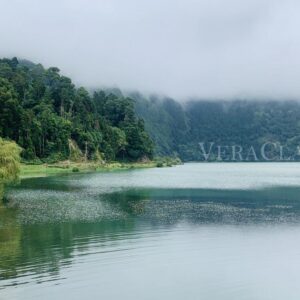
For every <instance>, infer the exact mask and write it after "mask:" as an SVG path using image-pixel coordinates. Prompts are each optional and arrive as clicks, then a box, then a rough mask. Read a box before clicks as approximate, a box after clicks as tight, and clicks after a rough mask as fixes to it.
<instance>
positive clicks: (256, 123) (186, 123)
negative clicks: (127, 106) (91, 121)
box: [131, 93, 300, 161]
mask: <svg viewBox="0 0 300 300" xmlns="http://www.w3.org/2000/svg"><path fill="white" fill-rule="evenodd" d="M131 96H132V98H134V99H135V100H136V102H137V103H136V109H137V114H138V115H139V116H140V117H142V118H143V119H144V120H145V126H146V129H147V130H148V131H149V133H150V135H151V137H152V139H153V140H154V141H155V142H156V144H157V146H156V151H157V153H159V154H160V155H179V156H180V158H181V159H183V160H185V161H189V160H203V159H204V157H203V153H202V151H201V149H200V147H199V143H205V145H206V150H207V151H208V148H209V145H210V143H214V145H215V146H216V145H221V146H230V147H231V146H233V145H240V146H242V147H243V152H242V154H243V155H244V157H245V156H246V155H247V152H249V149H250V147H251V146H253V149H254V150H255V152H256V153H257V156H258V160H260V159H261V157H260V151H261V146H262V145H263V144H264V143H276V144H278V145H281V146H282V147H283V149H284V154H285V156H286V157H289V156H293V159H295V160H299V159H300V156H299V153H298V154H297V151H298V150H297V149H298V146H300V103H299V102H296V101H281V102H280V101H278V102H276V101H216V102H214V101H190V102H187V103H184V104H182V105H180V104H179V103H177V102H176V101H174V100H172V99H169V98H159V97H148V98H145V97H143V96H141V95H140V94H138V93H135V94H132V95H131ZM273 148H274V147H273V146H272V145H270V147H266V151H267V152H270V153H268V155H269V157H274V158H275V157H277V158H279V155H280V153H278V149H277V150H276V149H273ZM212 151H213V152H214V153H213V155H212V156H211V159H212V160H213V159H216V156H217V153H216V152H217V149H216V148H213V149H212ZM275 152H276V153H275ZM252 158H253V159H254V157H252Z"/></svg>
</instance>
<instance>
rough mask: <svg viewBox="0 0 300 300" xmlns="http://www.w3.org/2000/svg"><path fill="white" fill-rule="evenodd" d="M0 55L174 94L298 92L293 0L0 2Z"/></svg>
mask: <svg viewBox="0 0 300 300" xmlns="http://www.w3.org/2000/svg"><path fill="white" fill-rule="evenodd" d="M0 7H1V17H0V56H2V57H3V56H9V57H11V56H17V57H22V58H27V59H30V60H33V61H34V62H41V63H43V64H44V65H45V66H46V67H49V66H57V67H59V68H60V69H61V71H62V72H63V73H64V74H66V75H68V76H71V77H72V78H73V79H74V81H75V82H76V83H79V84H82V85H85V86H88V87H91V86H119V87H120V88H123V89H137V90H140V91H142V92H156V93H163V94H167V95H170V96H172V97H175V98H187V97H194V96H196V97H200V98H237V97H247V98H285V99H286V98H299V99H300V17H299V16H300V1H299V0H197V1H196V0H180V1H176V0H43V1H41V0H26V1H25V0H0Z"/></svg>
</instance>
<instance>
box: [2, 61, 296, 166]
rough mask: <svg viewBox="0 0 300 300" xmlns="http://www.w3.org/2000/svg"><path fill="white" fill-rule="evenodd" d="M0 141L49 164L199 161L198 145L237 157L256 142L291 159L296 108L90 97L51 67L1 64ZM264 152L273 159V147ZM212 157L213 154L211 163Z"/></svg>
mask: <svg viewBox="0 0 300 300" xmlns="http://www.w3.org/2000/svg"><path fill="white" fill-rule="evenodd" d="M124 95H126V96H124ZM144 122H145V124H144ZM146 131H147V132H148V133H149V135H150V136H151V139H152V140H153V142H154V143H153V142H152V140H151V139H150V138H149V136H148V134H147V132H146ZM0 137H2V138H6V139H10V140H13V141H16V142H17V143H18V145H20V146H21V147H22V149H23V151H22V157H23V159H27V160H33V159H39V160H42V161H49V162H51V161H58V160H63V159H68V158H71V159H73V160H76V159H81V158H86V159H100V160H106V161H112V160H127V161H135V160H140V159H144V158H152V157H153V155H154V154H155V155H158V156H179V157H180V158H181V159H183V160H185V161H189V160H203V159H204V157H203V152H202V151H200V150H201V149H200V147H199V143H204V144H205V145H206V146H207V147H209V144H210V143H214V145H221V146H232V145H240V146H242V147H243V152H242V154H243V155H245V154H246V152H247V151H249V148H250V147H253V148H254V149H255V151H256V152H257V153H259V152H260V147H261V145H262V144H264V143H277V144H280V145H282V146H283V147H284V148H285V154H286V155H287V156H288V155H293V157H294V158H295V159H297V160H298V159H300V157H299V155H295V153H296V151H297V149H298V148H297V147H298V145H300V104H299V102H296V101H282V102H280V101H278V102H275V101H215V102H214V101H196V100H195V101H190V102H186V103H184V104H180V103H179V102H176V101H175V100H173V99H171V98H164V97H158V96H149V97H146V96H143V95H142V94H140V93H138V92H134V93H133V92H131V93H127V94H123V93H122V92H121V91H120V90H117V89H112V90H105V91H98V90H97V89H95V92H94V93H92V94H91V93H89V92H88V91H87V90H86V89H84V88H82V87H80V88H77V87H75V85H74V84H73V83H72V81H71V79H69V78H67V77H65V76H62V75H60V72H59V69H58V68H49V69H45V68H44V67H43V66H42V65H40V64H38V65H36V64H33V63H31V62H28V61H18V60H17V59H16V58H14V59H11V60H9V59H2V60H0ZM154 145H155V148H154ZM268 151H269V152H270V154H271V155H272V157H274V155H275V156H276V155H277V156H278V151H277V152H276V153H275V150H274V149H272V147H270V148H269V149H268ZM272 152H274V153H272ZM216 156H217V153H216V149H213V155H212V156H211V157H210V158H211V159H212V160H214V159H216ZM258 158H259V159H260V157H258Z"/></svg>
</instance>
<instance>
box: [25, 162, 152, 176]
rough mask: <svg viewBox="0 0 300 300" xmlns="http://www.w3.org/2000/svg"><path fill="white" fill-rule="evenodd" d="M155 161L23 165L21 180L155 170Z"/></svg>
mask: <svg viewBox="0 0 300 300" xmlns="http://www.w3.org/2000/svg"><path fill="white" fill-rule="evenodd" d="M156 165H157V163H156V162H155V161H149V162H132V163H120V162H112V163H105V164H99V163H95V162H78V163H77V162H70V161H64V162H58V163H54V164H36V165H35V164H25V163H22V164H21V172H20V179H25V178H31V177H46V176H52V175H59V174H68V173H87V172H105V171H116V170H128V169H140V168H155V167H156Z"/></svg>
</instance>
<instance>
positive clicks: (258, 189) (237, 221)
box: [0, 163, 300, 300]
mask: <svg viewBox="0 0 300 300" xmlns="http://www.w3.org/2000/svg"><path fill="white" fill-rule="evenodd" d="M299 270H300V164H297V163H188V164H185V165H182V166H176V167H172V168H154V169H140V170H127V171H114V172H104V173H88V174H70V175H64V176H55V177H46V178H35V179H26V180H23V181H22V182H21V183H20V184H19V185H18V186H15V187H11V188H10V189H9V190H8V191H7V196H6V200H5V202H4V204H3V205H1V206H0V299H1V300H11V299H22V300H27V299H30V300H32V299H43V300H45V299H56V300H59V299H64V300H67V299H72V300H73V299H84V298H85V299H109V300H114V299H139V300H144V299H149V300H150V299H151V300H153V299H164V300H168V299H172V300H177V299H178V300H179V299H212V300H214V299H222V300H224V299H228V300H229V299H230V300H233V299H238V300H243V299H249V300H250V299H251V300H253V299H255V300H260V299H262V300H266V299H270V300H271V299H272V300H276V299H289V300H293V299H297V300H299V299H300V285H299V281H300V275H299Z"/></svg>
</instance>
